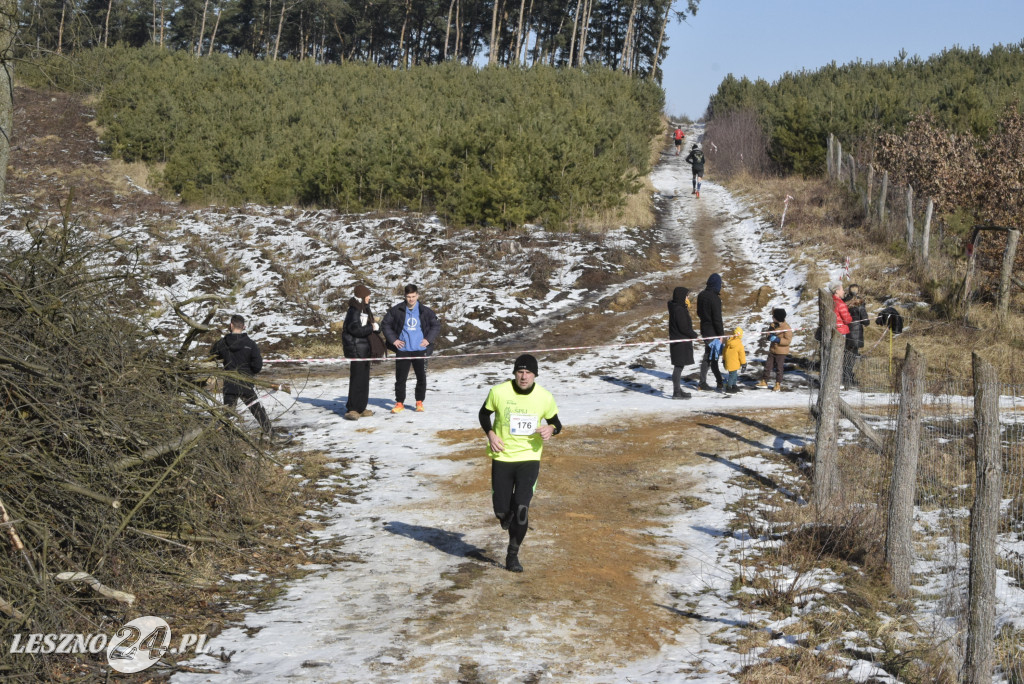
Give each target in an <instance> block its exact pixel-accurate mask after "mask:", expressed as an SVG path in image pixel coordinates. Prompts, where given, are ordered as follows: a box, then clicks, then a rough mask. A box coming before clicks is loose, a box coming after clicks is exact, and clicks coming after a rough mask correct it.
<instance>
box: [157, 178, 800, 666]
mask: <svg viewBox="0 0 1024 684" xmlns="http://www.w3.org/2000/svg"><path fill="white" fill-rule="evenodd" d="M683 166H685V165H682V162H680V161H678V160H669V161H668V162H667V163H665V164H663V165H661V166H659V168H658V170H656V173H655V176H656V178H655V185H656V187H658V188H659V191H660V192H661V200H660V201H661V202H662V223H661V227H662V230H663V234H664V239H663V243H664V247H663V248H664V249H666V250H669V249H671V250H678V254H679V265H678V267H677V268H675V269H672V270H670V271H668V272H665V273H662V274H656V275H653V276H652V277H650V278H648V279H646V280H643V281H642V282H641V283H639V285H640V286H639V287H637V290H638V291H639V292H640V293H641V296H640V297H638V299H637V301H636V302H635V303H634V304H633V305H632V306H631V307H629V308H628V309H627V310H625V311H622V312H618V313H614V314H611V313H609V312H594V313H590V314H587V315H583V316H579V317H576V318H571V317H570V318H569V319H566V320H562V321H558V322H556V324H554V325H552V326H550V327H548V328H547V329H546V330H545V331H544V332H543V333H536V337H534V338H532V339H530V341H532V342H538V343H551V342H557V344H558V346H565V345H567V344H568V343H580V344H600V343H605V342H613V341H616V340H624V339H633V338H636V337H638V336H640V337H642V336H645V335H646V336H647V338H648V339H655V338H661V337H664V334H665V331H664V327H665V302H666V300H667V299H669V297H670V295H671V290H672V288H674V287H675V286H677V285H680V284H682V285H686V286H688V287H690V288H691V290H694V291H695V292H696V291H699V290H700V289H701V288H702V287H703V284H704V281H705V280H706V279H707V276H708V274H710V273H711V272H714V271H718V272H721V273H723V275H724V278H725V283H726V289H725V291H724V292H723V303H724V309H725V312H724V313H725V317H726V319H727V327H728V324H729V322H730V321H729V319H730V318H736V317H737V316H740V315H745V314H742V312H743V311H745V310H748V309H749V308H750V304H751V302H752V301H753V298H754V297H755V296H756V295H755V293H756V291H757V288H756V283H755V282H754V281H755V280H756V279H757V277H758V267H757V266H756V264H752V263H749V262H748V261H747V260H746V259H745V258H744V253H743V251H742V250H741V249H738V248H737V245H736V244H733V243H731V242H730V239H729V238H728V231H729V230H730V229H731V227H733V226H735V225H736V221H737V219H736V217H735V216H733V215H732V214H731V213H730V208H729V207H730V205H729V203H728V196H727V194H726V193H725V191H724V190H723V189H722V188H720V187H718V186H714V185H712V184H705V188H704V190H703V192H702V197H701V198H700V199H697V198H695V197H693V196H691V195H689V194H686V195H683V194H681V193H679V192H673V191H672V190H671V189H669V188H673V187H674V188H678V187H679V186H680V185H681V180H680V179H685V183H686V189H687V192H688V187H689V170H688V167H686V168H682V167H683ZM659 174H660V177H657V176H659ZM723 236H724V237H723ZM763 270H764V269H763V268H762V269H761V271H762V272H763ZM694 323H695V325H696V321H694ZM528 338H529V336H524V337H520V338H518V340H517V343H518V342H523V341H525V340H527V339H528ZM517 346H518V344H517ZM546 346H554V345H551V344H547V345H546ZM667 356H668V354H667V350H665V349H664V348H658V349H657V350H655V351H650V350H647V349H643V348H630V349H625V350H622V349H601V350H595V351H591V352H583V353H577V354H572V355H570V354H560V355H556V354H549V355H546V356H544V357H543V358H542V365H541V375H540V377H539V381H540V382H541V383H542V384H544V385H545V386H547V387H549V388H551V389H552V390H553V391H554V393H555V396H556V399H557V400H558V402H559V406H560V410H559V413H560V416H561V418H562V420H563V423H565V424H566V426H567V429H566V432H565V433H563V435H560V436H559V437H558V438H556V439H555V440H553V441H552V442H551V443H550V444H549V445H548V446H547V447H546V448H545V453H544V460H543V462H542V466H541V474H540V480H539V483H538V489H537V494H536V496H535V498H534V502H533V505H532V506H531V527H530V532H529V534H528V536H527V538H526V541H525V543H524V545H523V549H522V551H521V555H520V557H521V560H522V561H523V563H524V565H525V566H526V572H525V573H523V574H522V575H513V574H511V573H508V572H506V571H505V570H504V569H503V568H502V567H501V566H500V565H499V563H501V562H503V560H504V551H505V543H506V541H507V538H506V537H505V536H504V533H503V532H502V531H501V530H500V528H499V527H498V526H497V524H496V522H495V521H494V519H493V515H492V513H491V512H490V496H489V463H488V462H487V459H486V458H485V457H484V456H483V444H482V438H481V436H480V432H479V428H478V427H476V425H475V424H476V410H477V409H478V408H479V406H480V404H481V403H482V401H483V399H484V397H485V396H486V389H487V387H488V386H490V385H492V384H493V383H495V382H498V381H500V380H502V379H503V378H504V377H505V376H503V366H502V365H501V364H498V363H497V362H495V361H493V360H491V361H485V362H483V363H481V364H473V365H472V366H468V367H460V368H450V367H449V368H447V369H446V368H438V366H437V365H435V366H433V368H434V369H435V370H433V371H432V375H431V383H430V390H429V392H428V398H427V405H428V407H429V409H428V413H426V414H414V413H410V412H408V411H407V412H405V413H403V414H399V415H397V416H391V415H379V416H376V417H374V418H373V419H372V420H367V421H359V423H357V424H355V425H354V426H353V425H352V424H345V423H344V422H343V421H340V420H339V418H340V414H341V413H342V412H343V410H342V408H341V407H342V406H343V397H342V396H341V395H343V394H344V392H345V387H346V385H347V379H346V377H345V374H344V373H342V374H341V375H342V377H338V378H331V377H327V376H326V375H324V374H319V375H318V376H317V377H316V378H314V379H313V380H312V381H311V382H310V384H309V386H308V387H307V388H306V394H305V396H303V397H301V398H300V399H299V400H298V402H297V404H296V406H297V407H298V409H297V411H295V412H294V413H293V414H290V415H289V417H288V418H287V420H288V421H290V423H291V424H290V427H291V428H292V429H293V430H295V431H296V432H297V433H298V434H299V435H300V439H301V440H302V441H303V442H304V443H305V444H306V446H307V448H320V449H323V450H325V451H326V452H328V453H330V454H334V455H336V456H339V457H344V458H345V459H346V460H345V464H346V465H345V466H344V467H345V468H347V471H346V473H345V476H346V478H347V479H348V481H349V484H350V485H351V482H352V481H353V480H355V481H356V482H359V483H361V484H360V486H361V487H362V494H361V495H360V496H359V497H357V501H355V502H354V503H348V502H346V504H345V505H343V506H342V505H339V507H338V509H337V510H336V511H335V513H334V514H333V515H332V516H331V517H330V518H329V520H328V521H327V526H326V529H325V530H324V531H323V532H322V534H321V536H325V537H331V538H333V539H344V552H345V556H346V558H347V559H352V558H356V559H358V560H357V561H352V560H347V561H346V562H344V563H340V564H338V565H336V566H333V567H325V568H320V569H318V570H317V572H316V573H315V574H314V575H313V576H311V577H309V578H307V579H306V580H303V581H301V582H299V583H297V584H296V585H295V586H294V587H292V588H291V589H290V591H289V593H288V595H287V596H286V597H285V598H284V599H283V600H282V601H281V604H280V605H279V606H278V607H275V608H274V609H272V610H270V611H269V612H266V613H261V614H250V615H248V616H247V618H246V624H245V626H244V628H242V627H240V628H237V629H230V630H227V631H226V632H225V633H224V634H222V635H221V637H219V638H218V640H217V641H215V642H214V648H215V649H216V648H218V647H223V648H225V649H226V650H229V651H230V650H234V651H236V655H235V656H234V657H233V658H232V660H231V662H229V663H214V664H213V667H214V668H215V672H216V674H212V673H211V674H208V675H203V674H191V675H179V676H178V677H176V678H175V680H176V681H186V682H191V681H215V682H227V681H242V680H245V681H252V680H253V679H257V680H261V681H278V680H280V679H282V678H288V679H291V680H296V681H311V682H312V681H315V682H364V681H388V682H391V681H394V682H405V681H410V682H411V681H415V682H421V681H430V682H435V681H436V682H442V681H460V682H503V681H509V682H513V681H514V682H535V681H540V679H541V678H542V677H545V678H554V680H555V681H626V680H630V679H632V678H633V677H634V676H636V677H637V678H638V679H639V680H643V681H672V680H679V681H682V680H690V681H695V680H697V679H703V680H704V681H728V680H729V679H731V678H730V677H729V676H728V675H726V674H724V673H726V672H728V671H729V670H730V668H731V667H732V666H731V665H730V663H729V661H728V659H725V658H719V657H717V656H716V655H715V654H716V653H718V654H721V653H722V652H723V650H724V649H725V647H724V646H722V645H721V644H718V643H716V642H714V641H712V639H711V637H712V635H713V634H714V632H716V631H717V630H719V629H722V628H723V627H728V626H731V625H733V624H734V621H733V620H731V619H726V618H725V617H723V616H725V615H726V614H727V608H726V607H725V606H724V605H723V604H722V601H721V600H720V599H719V598H717V597H716V594H715V592H721V594H725V593H727V590H728V587H729V584H730V583H731V581H732V579H733V577H734V571H733V570H731V569H728V568H723V567H719V565H718V561H717V560H716V558H717V556H716V553H715V552H713V551H708V550H707V548H705V549H703V550H701V551H698V550H697V549H695V548H693V547H692V546H691V545H690V543H689V542H688V541H687V539H688V538H691V537H693V535H697V536H698V537H699V538H700V539H702V543H704V544H709V543H710V545H711V546H710V548H714V545H715V543H716V542H715V541H714V540H716V539H719V538H721V537H723V536H724V537H726V538H727V537H728V533H726V532H725V531H724V530H722V529H712V528H714V527H715V526H714V525H709V524H708V523H706V522H703V523H701V524H699V525H698V524H696V523H693V522H688V520H689V518H688V517H687V516H688V515H690V514H694V515H696V514H697V513H699V512H700V511H702V510H703V509H704V508H705V507H709V510H710V506H709V504H710V505H713V506H716V508H715V510H721V511H722V512H721V514H720V516H719V517H720V518H721V520H719V521H718V523H722V524H724V520H725V518H726V515H725V506H726V505H727V503H728V501H729V500H731V497H734V496H735V493H729V492H727V491H726V482H728V481H731V480H733V479H737V478H738V479H741V480H742V479H749V480H750V482H751V483H753V482H755V479H756V478H753V477H752V476H751V471H750V470H749V467H748V466H746V465H742V464H740V463H738V462H737V461H739V460H742V459H743V458H745V457H747V456H751V455H753V454H757V453H759V452H761V451H762V450H767V451H772V450H780V449H784V448H788V447H785V445H786V444H789V445H790V446H799V445H800V444H801V438H800V437H799V436H798V435H799V434H800V432H801V430H803V429H804V426H805V424H806V409H805V408H804V406H803V405H804V404H805V402H806V398H805V397H802V396H800V395H797V394H791V395H787V396H783V397H779V396H778V395H777V396H776V397H775V399H776V401H777V402H779V408H780V409H781V410H780V411H779V412H778V413H775V414H773V418H772V421H771V422H772V425H773V426H774V427H771V428H769V427H768V426H767V425H766V424H765V423H763V422H759V421H758V420H757V419H755V418H754V417H753V416H755V415H756V414H758V412H759V411H760V410H761V409H762V408H763V407H762V406H761V404H762V403H763V396H764V395H760V396H758V393H756V392H747V393H744V394H743V395H740V396H739V397H732V398H725V397H724V396H723V395H718V394H709V393H701V394H699V395H698V396H696V397H695V398H694V400H693V401H692V402H672V401H666V400H665V396H666V395H665V391H666V390H667V389H668V380H667V379H666V378H667V374H666V372H665V371H664V370H658V369H653V370H652V369H651V368H652V363H653V366H654V367H656V368H665V363H666V362H667ZM662 357H664V358H662ZM642 359H649V360H653V361H649V362H645V363H644V366H643V367H641V366H640V365H638V363H639V362H640V361H641V360H642ZM499 366H500V367H499ZM629 369H635V370H629ZM627 370H629V372H628V373H627V372H626V371H627ZM689 370H692V369H689ZM390 384H391V379H390V377H389V374H388V373H387V372H386V371H385V372H383V373H380V374H379V375H377V376H376V377H375V378H374V380H373V381H372V382H371V397H374V399H372V400H371V404H372V406H373V408H375V409H376V410H378V411H383V410H384V409H386V407H387V406H388V405H389V402H387V401H386V400H383V399H379V398H377V397H382V396H388V395H389V391H387V389H386V388H388V387H390ZM681 404H685V405H681ZM727 407H728V408H727ZM723 411H724V412H723ZM442 426H443V427H442ZM790 432H792V433H793V434H790ZM325 486H329V483H325ZM716 515H718V514H716ZM694 538H697V537H694ZM708 540H710V542H708ZM299 635H301V637H300V636H299ZM196 664H197V665H200V666H205V667H210V666H211V663H210V662H209V659H207V660H206V661H201V662H197V663H196Z"/></svg>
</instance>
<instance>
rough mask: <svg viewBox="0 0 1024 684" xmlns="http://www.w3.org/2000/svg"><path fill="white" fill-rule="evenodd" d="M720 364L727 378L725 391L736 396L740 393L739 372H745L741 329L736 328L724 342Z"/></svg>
mask: <svg viewBox="0 0 1024 684" xmlns="http://www.w3.org/2000/svg"><path fill="white" fill-rule="evenodd" d="M722 363H723V364H724V365H725V370H726V371H727V372H728V373H729V376H728V377H727V378H726V379H725V391H726V392H728V393H729V394H736V393H737V392H739V391H740V387H739V379H740V370H741V369H742V370H744V371H745V370H747V352H746V350H745V349H744V348H743V328H736V329H735V330H733V332H732V337H730V338H729V339H728V340H726V342H725V350H724V351H723V352H722Z"/></svg>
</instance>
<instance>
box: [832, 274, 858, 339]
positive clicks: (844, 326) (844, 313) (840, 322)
mask: <svg viewBox="0 0 1024 684" xmlns="http://www.w3.org/2000/svg"><path fill="white" fill-rule="evenodd" d="M845 294H846V293H845V292H843V284H842V283H839V284H838V285H835V286H833V288H832V306H833V307H834V308H835V310H836V330H838V331H839V334H840V335H849V334H850V323H851V322H853V319H852V318H851V317H850V310H849V309H847V308H846V302H844V301H843V296H844V295H845Z"/></svg>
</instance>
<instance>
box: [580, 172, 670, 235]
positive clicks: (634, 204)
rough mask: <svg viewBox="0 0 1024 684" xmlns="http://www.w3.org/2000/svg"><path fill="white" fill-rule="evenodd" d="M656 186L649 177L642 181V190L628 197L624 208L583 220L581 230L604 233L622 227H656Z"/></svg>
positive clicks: (607, 211) (615, 208) (605, 211)
mask: <svg viewBox="0 0 1024 684" xmlns="http://www.w3.org/2000/svg"><path fill="white" fill-rule="evenodd" d="M653 194H654V184H652V183H651V179H650V177H648V176H644V177H643V178H642V179H641V185H640V189H639V190H637V191H636V192H634V193H633V194H631V195H627V196H626V199H625V201H624V203H623V205H622V206H620V207H614V208H612V209H606V210H604V211H601V212H597V213H596V214H594V215H592V216H588V217H587V218H585V219H583V221H582V222H581V225H580V229H581V230H584V231H593V232H604V231H606V230H613V229H615V228H618V227H620V226H637V227H639V228H650V227H651V226H653V225H654V221H655V216H654V205H653V204H652V202H651V195H653Z"/></svg>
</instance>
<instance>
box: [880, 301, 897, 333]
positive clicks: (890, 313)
mask: <svg viewBox="0 0 1024 684" xmlns="http://www.w3.org/2000/svg"><path fill="white" fill-rule="evenodd" d="M875 325H884V326H887V327H888V328H889V329H890V330H892V332H893V334H894V335H899V334H900V333H901V332H903V316H901V315H900V312H899V311H897V310H896V309H894V308H892V307H891V306H887V307H885V308H884V309H882V310H881V311H879V312H878V318H876V319H875Z"/></svg>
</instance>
